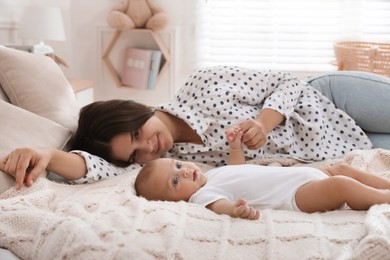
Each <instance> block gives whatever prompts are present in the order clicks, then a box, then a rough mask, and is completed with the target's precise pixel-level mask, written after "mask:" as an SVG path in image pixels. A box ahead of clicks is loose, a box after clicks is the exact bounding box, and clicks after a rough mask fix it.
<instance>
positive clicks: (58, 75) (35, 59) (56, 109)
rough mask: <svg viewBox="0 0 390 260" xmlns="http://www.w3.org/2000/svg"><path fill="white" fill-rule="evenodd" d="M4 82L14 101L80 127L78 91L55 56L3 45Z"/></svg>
mask: <svg viewBox="0 0 390 260" xmlns="http://www.w3.org/2000/svg"><path fill="white" fill-rule="evenodd" d="M0 85H1V86H2V88H3V90H4V92H5V93H6V94H7V96H8V98H9V100H10V101H11V103H12V104H14V105H16V106H18V107H22V108H24V109H26V110H28V111H31V112H33V113H35V114H37V115H41V116H43V117H46V118H48V119H51V120H53V121H55V122H57V123H59V124H60V125H63V126H65V127H67V128H69V129H71V130H74V129H75V128H76V126H77V117H78V112H79V108H78V106H77V102H76V98H75V95H74V93H73V91H72V88H71V86H70V84H69V82H68V80H67V79H66V78H65V76H64V74H63V72H62V70H61V68H60V67H59V66H58V65H57V64H56V63H55V61H54V60H53V59H52V58H49V57H47V56H44V55H41V54H33V53H28V52H24V51H20V50H15V49H12V48H0Z"/></svg>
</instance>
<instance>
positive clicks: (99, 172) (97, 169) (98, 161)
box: [67, 150, 141, 184]
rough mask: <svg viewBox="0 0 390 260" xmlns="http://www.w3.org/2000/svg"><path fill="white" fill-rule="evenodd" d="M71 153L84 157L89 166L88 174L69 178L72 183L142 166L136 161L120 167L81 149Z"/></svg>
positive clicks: (79, 182)
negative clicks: (77, 177)
mask: <svg viewBox="0 0 390 260" xmlns="http://www.w3.org/2000/svg"><path fill="white" fill-rule="evenodd" d="M71 153H75V154H78V155H80V156H81V157H83V158H84V160H85V164H86V166H87V174H86V175H84V176H83V177H81V178H80V179H77V180H67V182H68V183H70V184H85V183H93V182H97V181H99V180H103V179H107V178H110V177H114V176H118V175H120V174H122V173H125V172H128V171H131V170H134V169H139V168H141V165H140V164H138V163H134V164H132V165H130V166H128V167H125V168H122V167H118V166H115V165H113V164H111V163H109V162H107V161H106V160H104V159H102V158H100V157H98V156H96V155H92V154H90V153H87V152H84V151H80V150H74V151H71Z"/></svg>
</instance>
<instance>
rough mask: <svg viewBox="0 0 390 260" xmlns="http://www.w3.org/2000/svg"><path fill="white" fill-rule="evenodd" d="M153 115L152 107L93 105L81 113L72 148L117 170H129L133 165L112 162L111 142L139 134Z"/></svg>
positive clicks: (125, 103) (127, 102)
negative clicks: (113, 165)
mask: <svg viewBox="0 0 390 260" xmlns="http://www.w3.org/2000/svg"><path fill="white" fill-rule="evenodd" d="M153 115H154V108H153V107H149V106H145V105H143V104H140V103H137V102H135V101H132V100H119V99H113V100H108V101H96V102H93V103H91V104H89V105H86V106H85V107H83V108H81V110H80V115H79V123H78V128H77V130H76V132H75V134H74V135H73V137H72V141H71V142H72V147H71V148H72V150H82V151H86V152H88V153H91V154H94V155H97V156H99V157H101V158H103V159H105V160H107V161H108V162H111V163H113V164H115V165H117V166H121V167H124V166H128V165H130V162H127V161H119V160H115V159H114V158H112V149H111V145H110V141H111V139H112V138H113V137H114V136H116V135H118V134H121V133H126V132H129V133H133V132H134V131H137V130H138V129H139V128H140V127H141V126H142V125H143V124H145V122H146V121H147V120H148V119H149V118H151V117H152V116H153Z"/></svg>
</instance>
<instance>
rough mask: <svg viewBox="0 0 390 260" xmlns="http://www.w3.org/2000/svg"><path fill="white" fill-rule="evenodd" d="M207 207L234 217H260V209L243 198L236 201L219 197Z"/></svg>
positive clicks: (251, 218)
mask: <svg viewBox="0 0 390 260" xmlns="http://www.w3.org/2000/svg"><path fill="white" fill-rule="evenodd" d="M207 208H208V209H211V210H212V211H214V212H215V213H218V214H225V215H229V216H231V217H234V218H243V219H249V220H256V219H259V217H260V211H259V210H257V209H255V208H253V207H251V206H249V205H248V203H247V202H246V201H245V200H243V199H239V200H237V201H236V202H232V201H230V200H227V199H219V200H217V201H215V202H213V203H210V204H209V205H207Z"/></svg>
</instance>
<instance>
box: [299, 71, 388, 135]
mask: <svg viewBox="0 0 390 260" xmlns="http://www.w3.org/2000/svg"><path fill="white" fill-rule="evenodd" d="M306 81H307V82H308V83H309V84H310V85H311V86H313V87H314V88H316V89H318V90H319V91H321V92H322V93H323V94H324V95H325V96H327V97H328V98H329V99H330V101H332V102H333V103H334V104H335V105H336V106H337V107H338V108H340V109H342V110H344V111H345V112H346V113H347V114H348V115H350V116H351V117H352V118H353V119H354V120H355V121H356V123H357V124H358V125H359V126H360V127H361V128H362V129H363V130H364V131H366V132H372V133H386V134H387V133H390V113H389V111H390V102H389V100H390V79H389V78H386V77H383V76H380V75H377V74H374V73H370V72H362V71H336V72H331V73H327V74H325V75H321V76H317V77H312V78H309V79H306Z"/></svg>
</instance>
